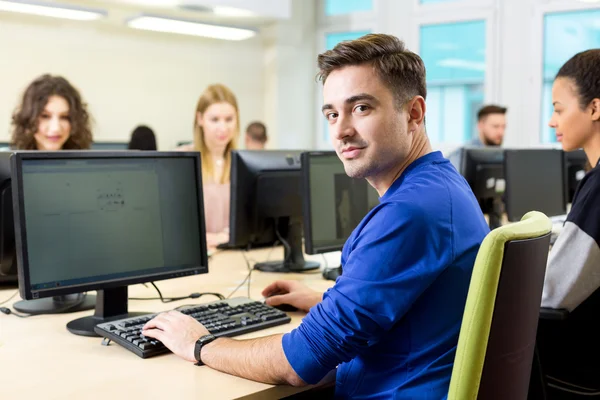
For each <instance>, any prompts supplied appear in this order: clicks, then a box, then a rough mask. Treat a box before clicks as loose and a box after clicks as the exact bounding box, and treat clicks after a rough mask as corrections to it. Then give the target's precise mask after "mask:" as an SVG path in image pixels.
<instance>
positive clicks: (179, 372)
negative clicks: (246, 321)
mask: <svg viewBox="0 0 600 400" xmlns="http://www.w3.org/2000/svg"><path fill="white" fill-rule="evenodd" d="M268 253H269V252H268V251H267V250H257V251H252V252H249V253H246V254H247V257H248V258H249V259H253V260H257V261H263V260H265V259H266V258H267V257H269V255H268ZM281 256H282V251H281V250H280V249H277V250H275V251H273V255H272V256H271V258H272V259H276V258H278V257H281ZM209 271H210V272H209V273H208V274H203V275H197V276H193V277H186V278H179V279H172V280H165V281H158V282H156V284H157V286H158V287H159V289H160V290H161V292H162V293H163V296H165V297H172V296H184V295H187V294H189V293H192V292H220V293H222V294H224V295H225V296H227V295H229V293H231V292H232V291H233V290H234V289H235V288H236V287H237V286H238V285H239V284H240V283H241V282H242V281H243V280H244V278H245V276H246V275H247V269H246V263H245V261H244V258H243V256H242V254H241V253H240V252H233V251H232V252H221V253H217V254H215V255H214V256H213V257H212V258H211V260H210V261H209ZM276 279H296V280H301V281H303V282H305V283H306V284H307V285H308V286H310V287H311V288H313V289H315V290H320V291H325V290H326V289H327V288H328V287H329V286H331V285H332V284H333V283H332V282H331V281H325V280H324V279H322V277H321V274H320V273H305V274H268V273H261V272H259V271H254V272H253V273H252V282H251V286H250V297H251V298H252V299H255V300H262V296H261V295H260V292H261V291H262V289H263V288H264V287H265V286H266V285H268V284H269V283H271V282H272V281H274V280H276ZM14 292H15V289H14V288H9V289H4V288H0V302H1V301H3V300H4V299H6V298H8V297H9V296H10V295H12V294H13V293H14ZM247 295H248V294H247V286H246V285H244V286H243V287H242V288H240V289H239V290H238V291H237V292H236V294H235V295H234V296H232V297H236V296H247ZM129 296H130V297H155V296H156V291H155V290H154V288H152V286H150V285H148V287H147V288H146V287H144V286H143V285H134V286H130V287H129ZM19 299H20V298H19V296H16V298H15V299H14V300H19ZM214 300H216V299H215V298H214V297H209V296H206V297H203V298H201V299H196V300H192V299H186V300H182V301H178V302H173V303H168V304H162V303H161V302H160V301H134V300H131V301H130V302H129V310H130V311H147V312H158V311H163V310H170V309H173V308H175V307H178V306H180V305H184V304H200V303H206V302H209V301H214ZM12 303H13V301H11V302H9V303H7V304H4V306H10V305H12ZM86 315H91V311H86V312H79V313H71V314H58V315H41V316H35V317H30V318H26V319H22V318H17V317H15V316H14V315H4V314H0V393H1V395H0V397H2V398H3V399H16V398H26V399H29V398H34V396H36V397H40V398H44V399H65V398H81V399H83V398H85V399H102V400H106V399H111V398H113V399H121V398H138V399H156V398H165V399H167V398H168V399H232V398H237V397H242V396H248V395H253V394H254V395H256V396H257V397H260V398H263V399H264V398H280V397H282V396H285V395H286V394H291V393H293V392H294V391H295V390H297V389H294V388H291V387H285V386H272V385H266V384H262V383H257V382H252V381H248V380H245V379H241V378H237V377H233V376H231V375H227V374H224V373H221V372H217V371H215V370H212V369H210V368H208V367H195V366H194V365H193V364H191V363H188V362H186V361H183V360H182V359H180V358H178V357H176V356H175V355H173V354H170V353H169V354H166V355H161V356H156V357H152V358H148V359H142V358H139V357H138V356H136V355H135V354H133V353H132V352H130V351H128V350H125V349H124V348H122V347H121V346H119V345H117V344H111V345H110V346H102V345H101V344H100V343H101V338H90V337H82V336H75V335H73V334H71V333H69V332H68V331H67V329H66V326H65V325H66V324H67V322H69V321H71V320H73V319H76V318H79V317H82V316H86ZM289 315H290V316H291V317H292V322H291V323H290V324H286V325H281V326H278V327H274V328H270V329H267V330H263V331H259V332H254V333H251V334H247V335H244V336H239V338H251V337H258V336H265V335H269V334H275V333H284V332H288V331H290V330H291V329H293V328H294V327H296V326H297V325H298V324H299V323H300V321H301V319H302V317H303V315H304V314H303V313H301V312H293V313H289Z"/></svg>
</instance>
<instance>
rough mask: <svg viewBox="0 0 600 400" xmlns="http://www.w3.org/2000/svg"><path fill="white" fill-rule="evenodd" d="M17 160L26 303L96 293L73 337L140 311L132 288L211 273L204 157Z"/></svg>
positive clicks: (73, 155) (52, 155) (83, 155)
mask: <svg viewBox="0 0 600 400" xmlns="http://www.w3.org/2000/svg"><path fill="white" fill-rule="evenodd" d="M11 164H12V180H13V203H14V206H15V207H14V209H15V221H16V223H15V233H16V248H17V252H16V254H17V260H18V273H19V290H20V293H21V297H23V298H24V299H27V300H31V299H42V298H47V297H52V296H60V295H68V294H72V293H80V292H86V291H90V290H97V291H98V292H97V301H96V312H95V314H94V316H89V317H84V318H80V319H77V320H74V321H71V322H69V323H68V324H67V329H68V330H69V331H70V332H72V333H75V334H78V335H86V336H97V335H96V333H95V332H94V326H95V325H97V324H98V323H102V322H106V321H110V320H112V319H120V318H125V317H126V316H127V315H133V314H131V313H130V314H128V310H127V286H128V285H132V284H136V283H143V282H151V281H158V280H162V279H169V278H178V277H183V276H188V275H196V274H200V273H206V272H208V264H207V256H206V238H205V229H204V208H203V202H202V181H201V173H200V168H201V167H200V155H199V153H197V152H194V153H186V152H172V153H167V152H149V151H148V152H138V151H132V152H81V151H74V152H67V151H61V152H27V153H15V154H14V155H13V156H12V159H11ZM27 303H29V302H26V304H25V305H24V308H25V310H24V311H27V308H28V307H29V306H28V304H27ZM15 308H17V306H16V305H15ZM136 314H139V313H136Z"/></svg>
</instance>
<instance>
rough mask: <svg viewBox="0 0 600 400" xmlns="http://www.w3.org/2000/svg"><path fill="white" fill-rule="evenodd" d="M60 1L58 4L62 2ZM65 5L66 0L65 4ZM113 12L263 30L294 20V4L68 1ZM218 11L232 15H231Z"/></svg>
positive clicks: (266, 0)
mask: <svg viewBox="0 0 600 400" xmlns="http://www.w3.org/2000/svg"><path fill="white" fill-rule="evenodd" d="M60 1H61V0H57V1H56V2H60ZM63 1H64V0H63ZM67 1H68V2H69V3H79V4H82V5H93V6H96V7H101V8H108V9H109V11H110V9H116V8H118V9H123V8H126V9H129V10H130V11H131V10H136V11H139V12H146V13H159V14H165V15H170V16H179V17H185V18H190V19H198V20H201V21H207V22H211V21H213V22H220V23H231V24H241V25H247V26H260V25H264V24H268V23H271V22H274V21H276V20H278V19H288V18H290V17H291V0H81V1H74V0H67ZM215 10H223V11H229V13H227V14H223V13H217V12H215Z"/></svg>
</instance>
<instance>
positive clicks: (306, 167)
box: [300, 151, 345, 255]
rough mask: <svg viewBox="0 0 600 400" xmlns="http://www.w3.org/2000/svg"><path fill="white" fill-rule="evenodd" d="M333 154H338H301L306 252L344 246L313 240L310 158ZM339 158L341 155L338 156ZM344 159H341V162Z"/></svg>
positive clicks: (313, 152) (330, 152) (317, 152)
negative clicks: (316, 243) (322, 244)
mask: <svg viewBox="0 0 600 400" xmlns="http://www.w3.org/2000/svg"><path fill="white" fill-rule="evenodd" d="M332 155H335V156H336V157H338V156H337V153H336V152H335V151H306V152H303V153H302V154H301V155H300V159H301V161H302V162H301V164H302V165H301V168H302V208H303V212H302V214H303V215H302V216H303V220H304V221H303V222H304V223H303V225H304V251H305V252H306V254H311V255H314V254H323V253H330V252H332V251H341V250H342V248H343V247H344V243H345V241H344V243H342V245H341V246H335V245H329V246H322V247H319V246H315V245H314V243H313V240H312V229H313V226H312V219H311V217H310V216H311V213H312V207H311V204H310V196H311V191H310V159H313V158H319V157H331V156H332ZM338 159H339V157H338ZM341 162H342V161H341V160H340V163H341Z"/></svg>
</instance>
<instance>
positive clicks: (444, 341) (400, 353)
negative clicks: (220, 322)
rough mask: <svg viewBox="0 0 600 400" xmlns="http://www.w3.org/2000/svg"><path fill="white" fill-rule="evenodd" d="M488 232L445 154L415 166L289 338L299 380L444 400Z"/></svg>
mask: <svg viewBox="0 0 600 400" xmlns="http://www.w3.org/2000/svg"><path fill="white" fill-rule="evenodd" d="M488 231H489V229H488V227H487V224H486V222H485V220H484V218H483V214H482V213H481V210H480V208H479V204H478V203H477V201H476V199H475V197H474V196H473V193H472V192H471V189H470V187H469V185H468V184H467V182H466V181H465V180H464V179H463V178H462V177H461V176H460V175H459V174H458V172H457V171H456V169H455V168H454V167H453V166H452V165H451V164H450V162H449V161H448V160H446V159H445V158H443V156H442V155H441V153H440V152H434V153H430V154H427V155H425V156H423V157H421V158H419V159H418V160H416V161H414V162H413V163H412V164H411V165H409V166H408V168H407V169H406V170H405V171H404V172H403V173H402V175H401V176H400V177H399V178H398V179H397V180H396V181H395V182H394V183H393V184H392V186H391V187H390V188H389V189H388V191H387V192H386V193H385V194H384V195H383V196H382V197H381V199H380V204H379V205H378V206H377V207H375V208H373V210H371V212H369V214H367V216H366V217H365V218H364V219H363V220H362V221H361V222H360V224H359V225H358V226H357V227H356V229H355V230H354V232H353V233H352V235H351V236H350V238H349V239H348V241H347V242H346V244H345V245H344V249H343V253H342V265H343V271H344V272H343V274H342V275H341V276H340V277H339V278H338V280H337V281H336V283H335V285H334V286H333V287H332V288H330V289H329V290H328V291H327V292H326V293H325V295H324V296H323V301H322V302H321V303H319V304H318V305H316V306H315V307H313V308H312V309H311V310H310V312H309V313H308V315H307V316H306V317H305V318H304V320H303V321H302V323H301V324H300V326H299V327H298V328H296V329H294V330H293V331H292V332H290V333H288V334H286V335H284V336H283V350H284V352H285V355H286V357H287V359H288V361H289V363H290V364H291V366H292V368H293V369H294V371H296V373H297V374H298V375H299V376H300V377H301V378H302V379H303V380H304V381H305V382H307V383H313V384H314V383H317V382H318V381H319V380H321V379H322V378H323V377H324V376H325V375H326V374H327V373H328V372H329V371H330V370H332V369H334V368H335V367H338V365H339V367H338V369H337V383H336V397H338V396H339V397H346V398H348V397H352V398H369V399H374V398H395V399H414V398H418V399H440V398H443V397H445V396H447V392H448V386H449V383H450V375H451V373H452V365H453V363H454V355H455V351H456V346H457V343H458V333H459V330H460V324H461V321H462V315H463V311H464V305H465V300H466V296H467V291H468V287H469V282H470V278H471V272H472V269H473V264H474V262H475V256H476V254H477V251H478V249H479V245H480V244H481V241H482V240H483V238H484V236H485V235H486V234H487V233H488Z"/></svg>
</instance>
